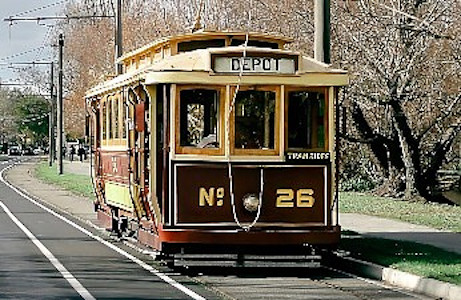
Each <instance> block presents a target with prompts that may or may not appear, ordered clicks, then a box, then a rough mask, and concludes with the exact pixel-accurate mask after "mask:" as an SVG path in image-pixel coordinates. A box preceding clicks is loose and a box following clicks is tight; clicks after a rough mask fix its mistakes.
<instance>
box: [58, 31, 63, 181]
mask: <svg viewBox="0 0 461 300" xmlns="http://www.w3.org/2000/svg"><path fill="white" fill-rule="evenodd" d="M63 47H64V38H63V36H62V33H60V34H59V59H58V68H59V73H58V101H57V102H58V103H57V131H58V132H57V148H58V149H57V156H58V162H57V163H58V168H57V171H58V174H59V175H61V174H62V173H63V165H62V155H63V153H62V146H63V141H62V140H63V120H62V110H63V109H62V104H63V101H62V76H63V73H62V51H63Z"/></svg>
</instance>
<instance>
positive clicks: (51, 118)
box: [48, 62, 56, 167]
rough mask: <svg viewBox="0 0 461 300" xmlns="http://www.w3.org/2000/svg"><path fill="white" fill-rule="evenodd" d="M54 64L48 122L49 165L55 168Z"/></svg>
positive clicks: (51, 76)
mask: <svg viewBox="0 0 461 300" xmlns="http://www.w3.org/2000/svg"><path fill="white" fill-rule="evenodd" d="M55 114H56V112H55V110H54V63H53V62H51V69H50V116H49V120H48V123H49V124H48V125H49V131H50V132H49V135H50V136H49V141H48V164H49V166H50V167H51V166H53V160H54V151H55V141H54V115H55Z"/></svg>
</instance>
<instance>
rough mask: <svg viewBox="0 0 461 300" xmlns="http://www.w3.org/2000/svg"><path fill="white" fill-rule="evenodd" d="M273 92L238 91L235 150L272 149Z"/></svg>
mask: <svg viewBox="0 0 461 300" xmlns="http://www.w3.org/2000/svg"><path fill="white" fill-rule="evenodd" d="M274 116H275V92H272V91H240V92H239V93H238V94H237V98H236V100H235V148H236V149H274V132H275V131H274V120H275V119H274Z"/></svg>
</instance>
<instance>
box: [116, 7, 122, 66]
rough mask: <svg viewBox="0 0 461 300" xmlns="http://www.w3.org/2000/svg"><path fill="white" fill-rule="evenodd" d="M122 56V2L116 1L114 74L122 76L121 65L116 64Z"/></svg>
mask: <svg viewBox="0 0 461 300" xmlns="http://www.w3.org/2000/svg"><path fill="white" fill-rule="evenodd" d="M122 54H123V36H122V0H117V9H116V10H115V74H116V75H120V74H122V65H121V64H119V63H117V59H119V58H120V57H121V56H122Z"/></svg>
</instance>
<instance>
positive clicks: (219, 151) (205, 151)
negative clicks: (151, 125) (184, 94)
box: [175, 85, 226, 156]
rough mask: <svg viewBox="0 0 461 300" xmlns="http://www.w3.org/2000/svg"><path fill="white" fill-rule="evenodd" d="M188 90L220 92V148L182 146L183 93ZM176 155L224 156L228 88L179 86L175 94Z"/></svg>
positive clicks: (218, 86)
mask: <svg viewBox="0 0 461 300" xmlns="http://www.w3.org/2000/svg"><path fill="white" fill-rule="evenodd" d="M186 90H214V91H217V92H218V102H219V113H218V119H217V125H218V133H219V147H218V148H196V147H192V146H181V115H180V114H181V91H186ZM175 98H176V99H175V153H176V154H179V155H181V154H197V155H213V156H219V155H224V148H225V145H224V143H225V142H224V141H225V140H224V135H225V131H224V126H225V123H224V118H225V102H226V86H220V85H177V86H176V93H175Z"/></svg>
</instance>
